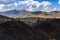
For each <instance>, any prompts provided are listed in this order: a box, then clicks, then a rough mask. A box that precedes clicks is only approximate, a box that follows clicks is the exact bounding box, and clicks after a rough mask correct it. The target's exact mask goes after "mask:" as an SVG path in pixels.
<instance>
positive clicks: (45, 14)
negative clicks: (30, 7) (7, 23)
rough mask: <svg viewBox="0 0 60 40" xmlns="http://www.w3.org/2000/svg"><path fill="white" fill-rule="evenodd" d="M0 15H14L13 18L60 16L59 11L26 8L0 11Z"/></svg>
mask: <svg viewBox="0 0 60 40" xmlns="http://www.w3.org/2000/svg"><path fill="white" fill-rule="evenodd" d="M0 15H4V16H8V17H14V18H27V17H42V18H60V11H52V12H42V11H35V12H29V11H26V10H10V11H5V12H0Z"/></svg>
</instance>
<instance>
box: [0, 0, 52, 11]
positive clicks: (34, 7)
mask: <svg viewBox="0 0 60 40" xmlns="http://www.w3.org/2000/svg"><path fill="white" fill-rule="evenodd" d="M4 1H5V0H4ZM12 1H13V0H12ZM3 5H4V6H2V7H1V9H4V10H12V9H20V10H22V9H25V10H27V11H46V10H48V8H49V6H50V5H52V3H50V2H48V1H43V2H41V3H40V2H38V1H34V0H25V1H18V2H14V3H10V4H3ZM2 11H3V10H2Z"/></svg>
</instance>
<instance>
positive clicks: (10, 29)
mask: <svg viewBox="0 0 60 40" xmlns="http://www.w3.org/2000/svg"><path fill="white" fill-rule="evenodd" d="M54 38H55V39H56V40H60V19H54V20H48V21H45V22H42V23H39V24H37V25H35V26H34V27H29V26H28V25H27V24H25V23H24V22H22V21H8V22H4V23H1V24H0V40H52V39H54Z"/></svg>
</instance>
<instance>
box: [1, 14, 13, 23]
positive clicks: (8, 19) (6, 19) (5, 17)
mask: <svg viewBox="0 0 60 40" xmlns="http://www.w3.org/2000/svg"><path fill="white" fill-rule="evenodd" d="M11 19H12V18H9V17H7V16H3V15H0V23H1V22H5V21H10V20H11Z"/></svg>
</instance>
